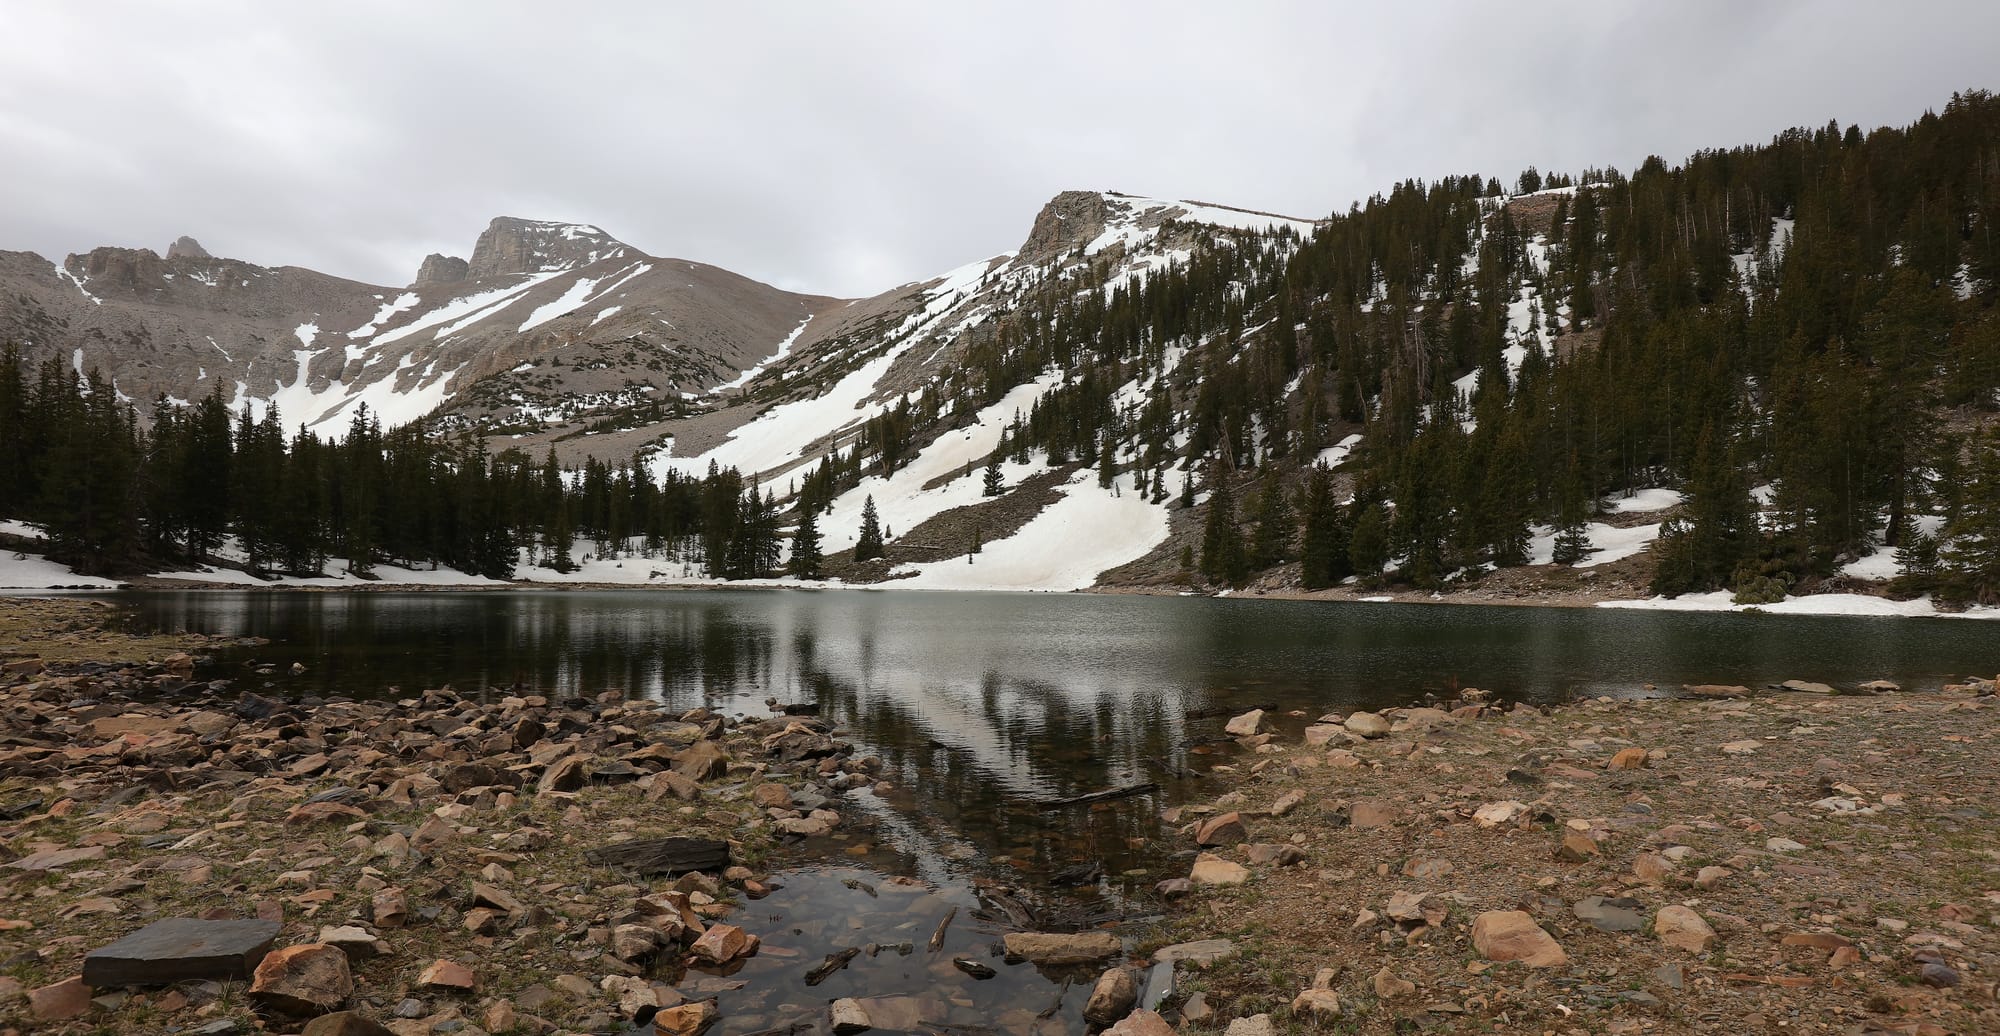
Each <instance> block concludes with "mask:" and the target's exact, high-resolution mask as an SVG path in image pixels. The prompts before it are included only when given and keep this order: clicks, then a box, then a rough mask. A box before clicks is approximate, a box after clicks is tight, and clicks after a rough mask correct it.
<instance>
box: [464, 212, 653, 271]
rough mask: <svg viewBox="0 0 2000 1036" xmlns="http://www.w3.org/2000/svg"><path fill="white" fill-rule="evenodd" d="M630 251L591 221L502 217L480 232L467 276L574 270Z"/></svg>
mask: <svg viewBox="0 0 2000 1036" xmlns="http://www.w3.org/2000/svg"><path fill="white" fill-rule="evenodd" d="M627 250H628V249H627V248H626V247H625V245H624V243H623V242H620V241H619V240H618V239H617V238H614V237H612V236H611V235H609V234H607V233H605V232H604V231H603V230H600V229H598V228H597V227H593V226H590V225H588V224H584V223H548V222H544V221H541V220H533V219H518V218H516V217H513V216H500V217H498V218H496V219H494V220H493V222H492V223H490V224H488V225H487V227H486V231H485V232H484V233H482V234H480V235H479V243H478V244H476V245H474V246H473V248H472V261H471V262H470V263H468V264H467V275H468V276H470V277H472V278H473V279H475V280H477V279H480V278H485V277H504V276H507V275H509V274H521V273H547V272H548V271H550V270H574V269H577V268H579V267H583V266H588V265H590V264H591V263H594V262H598V261H599V260H602V259H610V258H613V257H615V256H618V255H621V254H623V253H625V252H626V251H627Z"/></svg>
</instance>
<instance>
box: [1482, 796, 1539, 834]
mask: <svg viewBox="0 0 2000 1036" xmlns="http://www.w3.org/2000/svg"><path fill="white" fill-rule="evenodd" d="M1527 811H1528V805H1527V803H1525V802H1521V801H1518V800H1516V799H1503V800H1501V801H1499V802H1489V803H1487V804H1486V805H1484V806H1481V807H1479V808H1478V809H1477V810H1474V811H1473V813H1472V822H1473V823H1475V824H1478V825H1479V826H1480V827H1485V828H1494V827H1499V826H1500V825H1502V824H1511V823H1513V822H1514V821H1515V820H1516V819H1517V818H1519V817H1520V815H1521V814H1523V813H1526V812H1527Z"/></svg>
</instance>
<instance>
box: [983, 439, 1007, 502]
mask: <svg viewBox="0 0 2000 1036" xmlns="http://www.w3.org/2000/svg"><path fill="white" fill-rule="evenodd" d="M1004 488H1006V486H1005V484H1004V483H1003V482H1001V480H1000V453H999V451H998V450H996V451H994V453H993V456H992V457H991V458H989V459H988V460H987V461H986V484H985V486H984V488H983V490H982V493H981V495H983V496H987V497H996V496H999V495H1000V491H1001V490H1002V489H1004Z"/></svg>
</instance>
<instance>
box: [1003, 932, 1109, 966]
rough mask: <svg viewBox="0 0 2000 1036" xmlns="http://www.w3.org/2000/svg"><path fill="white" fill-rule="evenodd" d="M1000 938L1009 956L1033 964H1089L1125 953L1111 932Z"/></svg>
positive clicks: (1049, 933) (1039, 933)
mask: <svg viewBox="0 0 2000 1036" xmlns="http://www.w3.org/2000/svg"><path fill="white" fill-rule="evenodd" d="M1003 941H1004V942H1005V944H1006V947H1007V954H1008V956H1010V957H1020V958H1022V959H1024V960H1027V961H1029V962H1030V963H1034V964H1090V963H1093V962H1095V961H1100V960H1106V959H1109V958H1111V957H1115V956H1117V955H1118V954H1120V953H1123V952H1125V944H1124V943H1122V942H1120V941H1119V939H1118V937H1117V936H1115V935H1112V934H1111V933H1110V932H1080V933H1076V934H1064V933H1059V932H1009V933H1008V934H1007V936H1006V938H1005V939H1004V940H1003Z"/></svg>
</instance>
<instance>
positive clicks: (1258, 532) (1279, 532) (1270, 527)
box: [1250, 473, 1297, 571]
mask: <svg viewBox="0 0 2000 1036" xmlns="http://www.w3.org/2000/svg"><path fill="white" fill-rule="evenodd" d="M1296 531H1297V530H1296V524H1295V522H1294V521H1293V519H1292V509H1291V506H1290V505H1289V504H1288V503H1286V501H1285V494H1284V490H1283V489H1281V488H1280V487H1279V485H1278V477H1277V475H1276V474H1275V473H1274V474H1270V475H1267V476H1265V478H1264V486H1263V488H1262V489H1261V490H1259V491H1258V494H1257V524H1256V526H1255V527H1254V528H1253V529H1252V531H1251V536H1250V568H1251V569H1252V570H1257V571H1261V570H1263V569H1266V568H1270V567H1271V566H1273V565H1276V564H1278V563H1279V562H1281V561H1284V560H1285V559H1286V557H1287V556H1288V555H1289V554H1290V552H1291V549H1292V534H1293V533H1294V532H1296Z"/></svg>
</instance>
